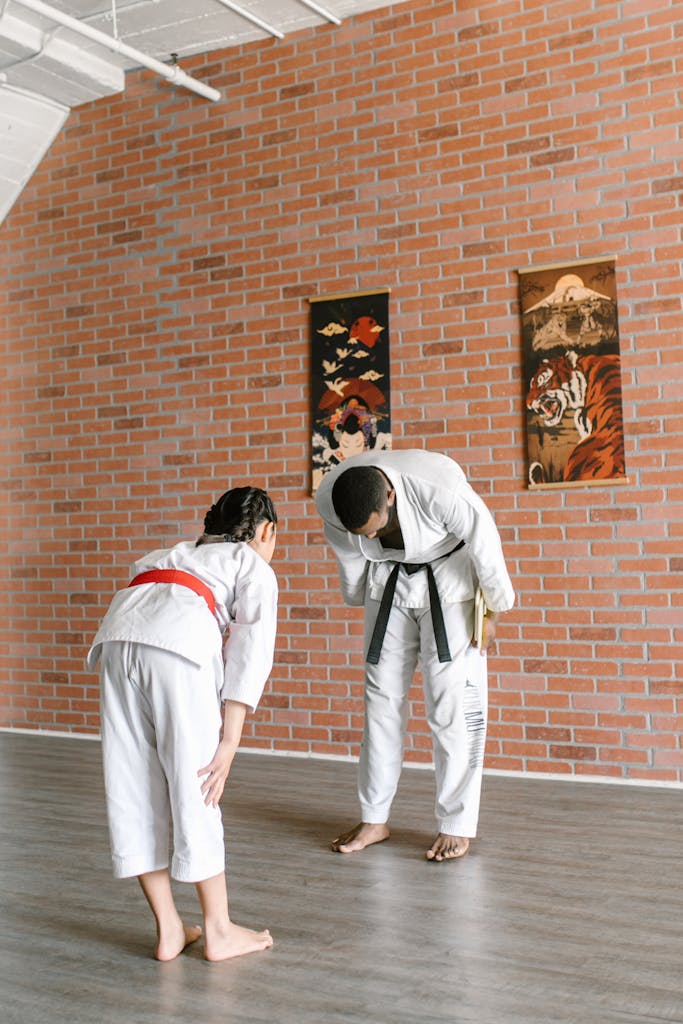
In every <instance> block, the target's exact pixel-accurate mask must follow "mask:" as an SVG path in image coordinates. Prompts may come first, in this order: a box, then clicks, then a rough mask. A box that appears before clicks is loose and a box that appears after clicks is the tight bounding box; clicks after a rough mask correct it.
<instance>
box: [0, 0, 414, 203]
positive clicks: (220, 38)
mask: <svg viewBox="0 0 683 1024" xmlns="http://www.w3.org/2000/svg"><path fill="white" fill-rule="evenodd" d="M390 2H391V0H237V2H233V0H189V2H188V0H109V2H107V0H51V2H50V3H46V2H44V0H0V222H2V220H3V219H4V217H5V216H6V214H7V213H8V211H9V210H10V208H11V207H12V205H13V204H14V202H15V201H16V199H17V197H18V196H19V194H20V193H21V191H22V189H23V188H24V186H25V184H26V182H27V181H28V180H29V178H30V177H31V175H32V174H33V172H34V170H35V168H36V167H37V166H38V164H39V163H40V161H41V160H42V158H43V156H44V155H45V153H46V151H47V150H48V148H49V147H50V145H51V144H52V141H53V140H54V138H55V137H56V135H57V134H58V133H59V131H60V130H61V128H62V126H63V124H64V122H65V120H66V119H67V117H68V115H69V112H70V110H71V108H72V107H76V106H79V104H82V103H89V102H90V101H92V100H95V99H98V98H100V97H102V96H108V95H111V94H113V93H117V92H123V91H124V89H125V72H126V71H127V70H130V69H132V68H136V67H148V68H150V70H152V71H154V72H155V73H157V74H159V75H162V76H163V77H164V78H168V79H169V80H171V81H172V82H173V83H174V85H175V87H176V88H179V89H183V90H185V89H189V90H190V91H191V92H194V93H196V94H198V95H199V96H201V97H202V98H203V100H204V101H205V102H209V103H210V102H214V101H217V100H218V99H220V93H219V92H218V90H216V89H214V88H213V87H212V86H211V83H210V82H200V81H198V80H197V79H196V78H193V77H192V76H191V75H189V74H187V73H186V72H185V71H184V70H183V69H182V58H183V57H187V56H189V55H191V54H194V53H205V52H209V51H212V50H221V49H225V48H227V47H232V46H242V45H244V44H245V43H249V42H252V41H254V40H258V39H267V38H274V39H281V38H284V37H286V36H287V35H289V34H291V33H293V32H299V31H301V30H302V29H307V28H310V27H314V26H318V25H320V26H322V25H325V26H327V27H328V28H329V27H330V26H334V25H336V24H340V23H342V22H343V21H345V20H347V19H348V18H351V17H353V16H354V15H356V14H361V13H364V12H365V11H370V10H374V9H376V8H380V7H388V6H390ZM393 2H400V0H393ZM176 62H177V63H176Z"/></svg>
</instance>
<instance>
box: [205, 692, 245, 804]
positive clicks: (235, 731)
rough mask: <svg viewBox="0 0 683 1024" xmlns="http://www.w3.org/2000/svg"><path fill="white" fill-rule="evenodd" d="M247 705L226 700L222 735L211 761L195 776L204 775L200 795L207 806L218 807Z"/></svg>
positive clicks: (236, 746) (240, 734) (237, 744)
mask: <svg viewBox="0 0 683 1024" xmlns="http://www.w3.org/2000/svg"><path fill="white" fill-rule="evenodd" d="M247 710H248V709H247V705H246V704H242V703H240V702H239V701H236V700H226V702H225V708H224V711H223V735H222V736H221V739H220V742H219V744H218V746H217V747H216V753H215V754H214V755H213V760H212V761H211V763H210V764H207V766H206V768H200V769H199V771H198V772H197V775H199V776H202V775H205V776H206V778H205V779H204V782H203V783H202V794H203V796H204V803H205V804H206V805H207V806H209V805H211V806H213V807H218V803H219V801H220V798H221V797H222V795H223V789H224V788H225V783H226V782H227V779H228V775H229V774H230V768H231V767H232V762H233V758H234V757H235V754H236V753H237V748H238V747H239V745H240V739H241V737H242V728H243V726H244V719H245V718H246V715H247Z"/></svg>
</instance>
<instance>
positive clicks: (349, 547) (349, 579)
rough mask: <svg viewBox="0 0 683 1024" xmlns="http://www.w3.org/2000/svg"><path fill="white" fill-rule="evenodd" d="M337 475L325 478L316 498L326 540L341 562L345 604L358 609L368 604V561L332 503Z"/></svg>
mask: <svg viewBox="0 0 683 1024" xmlns="http://www.w3.org/2000/svg"><path fill="white" fill-rule="evenodd" d="M333 479H334V474H333V475H330V474H328V475H327V476H324V477H323V479H322V482H321V483H320V486H319V487H318V490H317V492H316V495H315V504H316V507H317V509H318V513H319V515H320V517H321V519H322V521H323V524H324V530H325V537H326V539H327V541H328V543H329V545H330V547H331V548H332V550H333V552H334V555H335V558H336V559H337V568H338V569H339V583H340V586H341V592H342V597H343V598H344V604H348V605H351V606H354V607H358V606H360V605H363V604H364V603H365V580H366V577H367V574H368V561H367V559H366V557H365V555H364V554H363V553H362V552H361V551H360V549H359V546H358V541H357V540H356V539H355V538H354V536H353V534H351V533H349V532H348V530H345V529H344V527H343V526H342V524H341V522H340V520H339V517H338V516H337V513H336V512H335V511H334V506H333V504H332V486H331V485H332V481H333Z"/></svg>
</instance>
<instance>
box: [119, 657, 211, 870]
mask: <svg viewBox="0 0 683 1024" xmlns="http://www.w3.org/2000/svg"><path fill="white" fill-rule="evenodd" d="M100 680H101V711H102V757H103V765H104V783H105V791H106V796H107V815H108V818H109V834H110V839H111V848H112V862H113V867H114V875H115V876H116V877H117V878H128V877H131V876H133V875H140V874H143V873H146V872H148V871H157V870H159V869H160V868H167V867H168V866H169V830H170V825H171V822H172V823H173V858H172V861H171V875H172V876H173V877H174V878H177V879H179V880H180V881H183V882H199V881H202V880H203V879H205V878H213V876H214V875H218V874H220V873H221V872H222V871H224V870H225V845H224V839H223V823H222V819H221V812H220V810H219V809H218V808H217V807H207V806H206V805H205V803H204V798H203V796H202V793H201V785H202V780H201V779H200V778H199V776H198V775H197V772H198V771H199V769H200V768H203V767H205V766H206V765H207V764H209V762H210V761H211V759H212V758H213V755H214V754H215V752H216V747H217V746H218V739H219V733H220V726H221V713H220V697H219V692H220V686H221V685H222V681H223V680H222V665H220V660H219V659H217V662H216V663H215V664H214V663H209V664H208V665H207V666H205V667H204V668H200V667H198V666H197V665H194V664H193V663H192V662H190V661H186V660H185V659H184V658H181V657H179V656H178V655H177V654H173V653H171V652H170V651H165V650H162V649H161V648H158V647H149V646H147V645H145V644H138V643H128V642H126V641H116V642H108V643H105V644H103V645H102V654H101V664H100Z"/></svg>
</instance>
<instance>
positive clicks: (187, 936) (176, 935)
mask: <svg viewBox="0 0 683 1024" xmlns="http://www.w3.org/2000/svg"><path fill="white" fill-rule="evenodd" d="M201 934H202V930H201V928H200V927H199V925H198V924H182V922H181V928H180V929H179V930H178V931H177V932H176V931H174V932H173V933H172V934H171V933H169V934H168V935H162V936H160V937H159V941H158V942H157V946H156V949H155V950H154V958H155V960H163V961H166V960H175V958H176V957H177V956H178V954H179V953H182V951H183V950H184V949H185V947H186V946H189V945H190V944H191V943H193V942H196V941H197V939H198V938H199V936H200V935H201Z"/></svg>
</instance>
